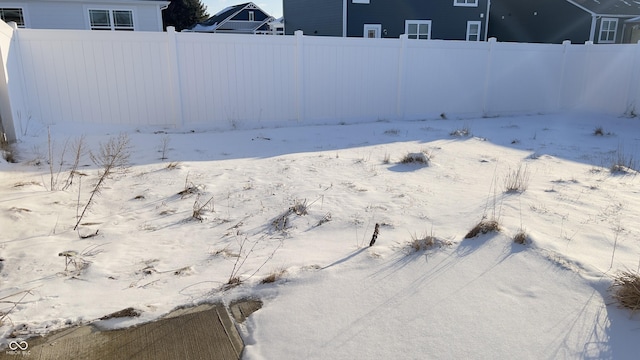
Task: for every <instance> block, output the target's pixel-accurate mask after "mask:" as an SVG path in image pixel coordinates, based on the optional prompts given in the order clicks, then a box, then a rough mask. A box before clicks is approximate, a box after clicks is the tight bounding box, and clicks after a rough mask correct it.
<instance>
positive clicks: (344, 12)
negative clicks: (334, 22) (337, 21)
mask: <svg viewBox="0 0 640 360" xmlns="http://www.w3.org/2000/svg"><path fill="white" fill-rule="evenodd" d="M347 1H348V0H342V37H347Z"/></svg>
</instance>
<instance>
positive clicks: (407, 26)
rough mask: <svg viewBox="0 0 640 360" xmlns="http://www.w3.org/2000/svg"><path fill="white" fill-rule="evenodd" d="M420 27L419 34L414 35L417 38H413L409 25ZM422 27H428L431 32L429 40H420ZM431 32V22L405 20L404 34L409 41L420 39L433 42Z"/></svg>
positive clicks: (429, 32) (428, 35)
mask: <svg viewBox="0 0 640 360" xmlns="http://www.w3.org/2000/svg"><path fill="white" fill-rule="evenodd" d="M413 24H415V25H418V33H416V34H413V35H415V36H416V37H415V38H412V37H411V36H412V34H409V25H413ZM420 25H428V26H429V27H428V29H429V31H428V32H427V38H426V39H420ZM431 30H432V24H431V20H405V21H404V33H405V34H406V35H407V38H409V39H419V40H431Z"/></svg>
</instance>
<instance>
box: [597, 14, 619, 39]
mask: <svg viewBox="0 0 640 360" xmlns="http://www.w3.org/2000/svg"><path fill="white" fill-rule="evenodd" d="M605 21H606V22H607V23H613V24H615V25H614V28H613V40H607V39H605V40H603V39H602V35H604V34H605V31H606V34H610V33H611V31H612V30H609V29H607V30H603V29H602V24H603V23H604V22H605ZM617 37H618V18H601V19H600V31H599V32H598V44H615V42H616V38H617Z"/></svg>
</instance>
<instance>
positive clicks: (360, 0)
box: [351, 0, 369, 4]
mask: <svg viewBox="0 0 640 360" xmlns="http://www.w3.org/2000/svg"><path fill="white" fill-rule="evenodd" d="M351 2H352V3H354V4H368V3H369V0H353V1H351Z"/></svg>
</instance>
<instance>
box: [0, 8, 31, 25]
mask: <svg viewBox="0 0 640 360" xmlns="http://www.w3.org/2000/svg"><path fill="white" fill-rule="evenodd" d="M0 9H20V10H22V21H23V22H24V25H20V24H18V28H21V29H25V28H30V27H31V24H30V22H29V14H28V9H27V5H26V4H20V3H0Z"/></svg>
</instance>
